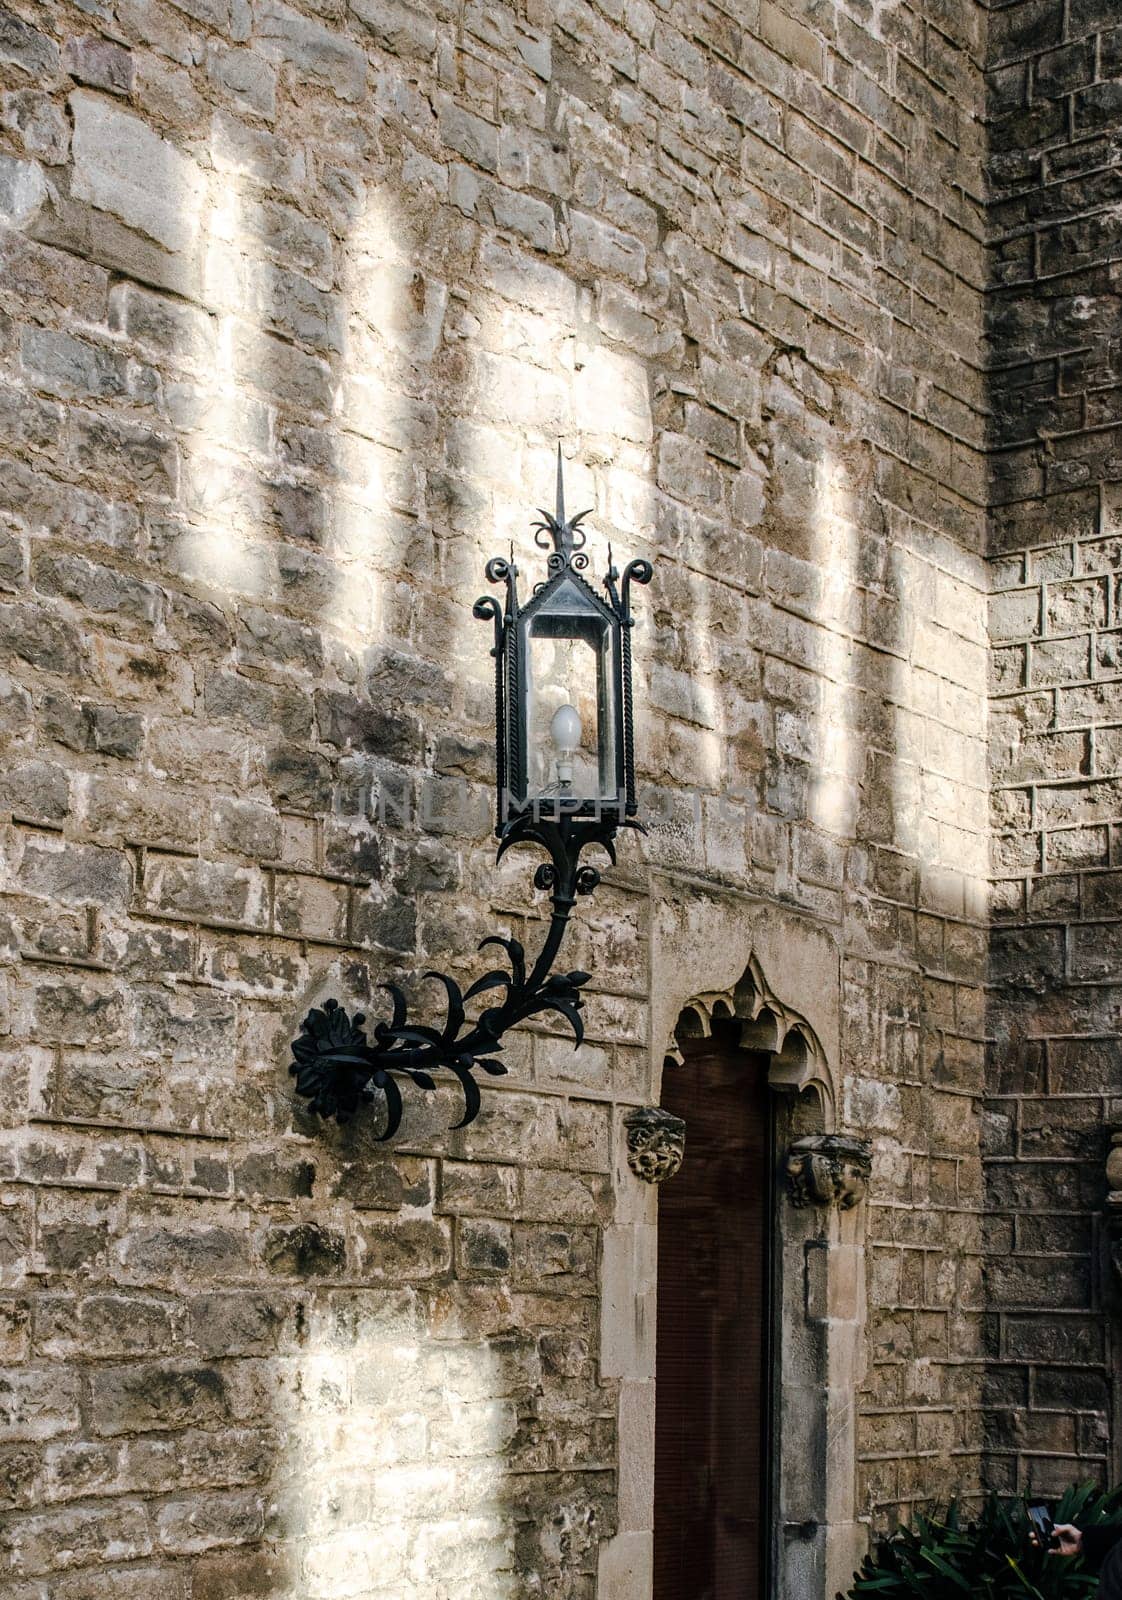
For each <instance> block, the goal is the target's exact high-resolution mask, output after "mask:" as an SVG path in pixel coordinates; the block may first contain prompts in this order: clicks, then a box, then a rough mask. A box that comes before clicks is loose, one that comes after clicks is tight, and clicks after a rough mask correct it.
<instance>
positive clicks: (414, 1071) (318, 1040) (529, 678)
mask: <svg viewBox="0 0 1122 1600" xmlns="http://www.w3.org/2000/svg"><path fill="white" fill-rule="evenodd" d="M587 516H588V512H587V511H581V512H578V513H577V515H576V516H574V517H571V518H567V517H566V515H565V491H564V483H563V480H562V467H561V451H560V448H558V451H557V503H556V508H555V510H554V512H553V514H552V515H550V513H549V512H546V511H543V512H541V517H542V520H541V521H540V522H538V523H536V524H535V525H534V527H535V538H536V542H537V543H538V545H539V546H541V547H542V548H546V547H547V546H549V545H550V544H552V549H551V550H550V553H549V558H548V561H547V575H546V578H545V579H544V580H543V581H542V582H541V583H539V584H538V585H537V587H536V588H535V590H534V592H533V594H532V596H531V597H530V599H529V600H527V602H526V604H525V606H522V605H520V602H519V596H518V577H519V572H518V568H517V567H516V566H515V564H514V560H513V558H512V559H510V560H509V561H508V560H506V559H504V558H502V557H496V558H495V559H494V560H492V561H489V562H488V563H487V568H486V572H487V577H488V579H489V580H490V582H491V583H494V584H503V585H504V587H505V591H506V593H505V604H503V605H500V604H499V602H498V601H497V600H496V599H495V597H494V596H493V595H484V596H482V597H481V598H480V599H479V600H477V601H476V603H475V607H474V613H473V614H474V615H475V616H476V617H477V618H478V619H479V620H480V621H490V622H491V623H492V625H493V629H494V643H493V646H492V650H491V654H492V656H493V657H494V660H495V745H496V750H495V772H496V790H497V798H496V833H497V834H498V837H499V851H498V854H499V859H501V858H502V857H503V856H504V855H505V854H506V852H507V851H508V850H509V849H511V848H512V847H513V846H514V845H516V844H522V843H527V844H533V845H536V846H537V847H539V848H540V849H542V850H544V851H545V853H546V855H547V857H548V859H547V860H546V861H543V862H542V863H541V864H540V865H539V866H538V868H537V870H536V872H535V874H534V886H535V888H537V889H541V890H547V891H548V892H549V895H550V901H551V905H552V914H551V917H550V923H549V929H548V931H547V933H546V937H545V940H544V941H543V944H542V947H541V950H540V951H539V953H538V956H537V958H536V960H535V961H534V963H533V966H532V967H531V968H530V969H529V970H527V965H526V954H525V951H524V950H523V947H522V945H521V944H520V943H519V941H518V940H517V939H504V938H501V937H499V936H498V935H493V936H491V937H490V938H487V939H484V940H483V941H482V944H481V945H480V949H483V948H484V947H485V946H488V945H498V946H499V947H501V948H502V949H504V950H505V951H506V955H507V960H508V962H509V971H508V970H506V969H504V968H494V969H493V970H491V971H489V972H485V973H484V974H483V975H482V977H480V978H477V979H476V981H475V982H474V983H473V984H472V985H471V987H470V988H469V989H468V990H467V991H466V992H461V990H460V987H459V985H458V984H457V983H456V982H455V980H454V979H452V978H450V977H449V976H448V975H447V974H446V973H442V972H427V973H425V974H424V976H425V977H426V978H432V979H434V980H435V981H436V982H438V983H440V984H441V985H442V986H443V989H444V992H445V997H446V1002H447V1006H446V1016H445V1022H444V1025H443V1027H442V1028H435V1027H430V1026H428V1025H423V1024H421V1023H417V1022H411V1021H410V1020H409V1013H408V1005H407V1002H406V998H405V995H404V994H403V993H402V991H401V990H400V989H399V988H398V987H397V986H396V985H395V984H385V985H383V987H384V988H385V989H386V990H387V991H388V992H389V994H390V996H391V998H392V1002H393V1013H392V1017H391V1018H390V1020H389V1021H380V1022H377V1023H375V1024H374V1027H373V1041H371V1040H369V1039H368V1038H367V1036H366V1034H365V1032H364V1029H363V1024H364V1022H365V1020H366V1019H365V1018H364V1017H363V1016H362V1015H361V1013H359V1014H356V1015H355V1016H353V1017H352V1016H350V1015H348V1013H347V1012H346V1011H345V1010H344V1009H343V1007H342V1006H340V1005H339V1004H338V1002H337V1001H335V1000H328V1001H327V1002H326V1004H325V1005H324V1006H322V1007H316V1008H315V1009H313V1010H312V1011H310V1012H309V1013H308V1015H307V1016H306V1017H305V1019H304V1024H303V1027H302V1029H301V1031H300V1034H299V1035H298V1037H297V1038H296V1039H295V1041H294V1042H293V1046H292V1055H293V1061H292V1066H291V1069H290V1070H291V1072H292V1073H293V1074H294V1076H295V1078H296V1089H297V1093H298V1094H301V1095H303V1096H305V1097H306V1098H307V1099H308V1101H309V1102H310V1105H311V1109H312V1110H313V1111H316V1112H318V1113H319V1114H320V1115H321V1116H325V1117H335V1118H336V1119H337V1120H338V1121H340V1122H345V1121H347V1120H349V1118H350V1117H352V1116H353V1115H354V1113H355V1111H356V1110H357V1109H358V1108H359V1106H361V1105H362V1104H363V1103H364V1102H368V1101H371V1100H373V1099H374V1098H375V1091H376V1090H381V1092H382V1094H383V1095H384V1097H385V1100H386V1110H387V1115H386V1124H385V1127H384V1128H383V1130H382V1132H381V1134H380V1137H381V1138H383V1139H388V1138H390V1137H391V1136H392V1135H393V1134H394V1133H395V1132H396V1131H397V1128H398V1126H399V1125H400V1122H401V1114H402V1100H401V1090H400V1087H399V1081H398V1079H399V1078H405V1079H406V1080H411V1081H412V1082H413V1083H414V1084H415V1085H416V1086H417V1087H418V1088H420V1089H423V1090H433V1089H435V1087H436V1081H435V1080H434V1078H433V1077H432V1072H433V1071H435V1070H437V1069H446V1070H447V1071H449V1072H451V1073H452V1074H453V1075H454V1076H455V1077H456V1078H458V1079H459V1081H460V1084H461V1085H462V1088H463V1093H464V1101H465V1105H464V1115H463V1117H462V1119H461V1120H460V1122H458V1123H457V1124H456V1126H457V1127H464V1126H465V1125H466V1124H467V1123H469V1122H471V1121H472V1120H473V1119H474V1117H475V1116H476V1115H477V1114H478V1111H479V1108H480V1092H479V1085H478V1083H477V1082H476V1080H475V1078H474V1076H473V1073H474V1071H475V1069H476V1068H480V1069H482V1070H483V1071H484V1072H488V1073H492V1074H496V1075H497V1074H502V1073H505V1071H506V1068H505V1066H504V1065H503V1063H502V1062H501V1061H500V1060H499V1059H498V1057H499V1055H500V1053H501V1051H502V1048H503V1044H502V1040H503V1036H504V1034H506V1033H507V1031H508V1030H509V1029H511V1028H513V1027H516V1026H517V1025H518V1024H519V1023H522V1022H525V1021H526V1020H527V1019H528V1018H530V1017H532V1016H535V1015H537V1014H540V1013H543V1012H550V1011H552V1012H554V1013H556V1014H557V1015H559V1016H562V1017H563V1018H564V1019H565V1020H566V1021H567V1022H568V1024H569V1025H570V1027H571V1028H572V1030H573V1034H574V1038H575V1040H576V1043H577V1044H578V1045H579V1044H580V1042H581V1040H582V1038H583V1037H584V1025H583V1022H582V1019H581V1006H582V996H581V989H582V987H583V986H584V985H585V984H586V983H587V982H588V979H589V974H588V973H586V972H567V973H556V972H554V971H553V965H554V962H555V961H556V959H557V955H558V952H559V950H560V948H561V942H562V940H563V938H564V935H565V929H566V927H567V925H568V920H569V915H570V913H571V911H572V909H573V906H574V905H575V904H576V900H577V896H578V895H587V894H591V893H592V891H593V890H594V889H595V888H596V885H597V884H598V883H599V881H600V874H599V872H598V871H597V869H596V868H595V867H593V866H591V865H589V864H588V863H582V861H581V855H582V853H583V852H584V851H585V850H586V849H587V848H589V847H590V846H592V845H598V846H600V847H601V848H602V849H603V850H604V851H605V852H606V854H607V856H608V858H609V860H610V861H613V862H614V861H615V836H616V833H617V832H618V830H619V829H620V828H621V827H630V828H641V826H642V825H641V823H639V821H638V820H637V818H636V811H637V809H638V808H637V803H636V790H635V757H634V735H633V727H632V695H631V630H632V627H633V619H632V616H631V586H632V584H634V583H639V584H646V583H649V582H650V580H651V577H652V568H651V564H650V562H649V561H645V560H638V561H632V562H631V563H630V564H629V565H628V567H627V568H626V569H625V571H624V573H623V577H622V579H621V578H620V575H619V573H618V572H617V571H616V570H615V568H614V566H613V565H612V560H611V551H610V549H609V553H608V571H607V574H606V575H605V577H604V579H603V589H604V594H603V595H601V594H599V593H598V592H597V591H596V590H595V589H594V588H593V587H592V586H591V584H590V583H589V582H588V580H587V579H586V578H585V576H584V574H585V572H586V571H587V570H588V566H589V559H588V556H587V554H586V553H585V549H584V546H585V543H586V535H585V531H584V528H583V526H582V524H583V522H584V519H585V517H587ZM483 995H489V996H492V997H495V999H496V1003H493V1004H488V1005H485V1006H484V1007H483V1008H482V1009H481V1010H480V1011H479V1012H478V1014H477V1015H476V1017H475V1018H474V1019H469V1018H468V1017H467V1014H466V1007H467V1005H468V1004H469V1003H470V1002H471V1001H473V1000H475V999H477V998H478V997H480V996H483ZM395 1074H396V1075H397V1076H395Z"/></svg>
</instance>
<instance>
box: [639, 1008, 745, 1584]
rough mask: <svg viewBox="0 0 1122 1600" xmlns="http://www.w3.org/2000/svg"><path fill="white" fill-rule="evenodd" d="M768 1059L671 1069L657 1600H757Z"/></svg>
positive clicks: (707, 1045) (709, 1053)
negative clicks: (680, 1137)
mask: <svg viewBox="0 0 1122 1600" xmlns="http://www.w3.org/2000/svg"><path fill="white" fill-rule="evenodd" d="M766 1061H767V1058H766V1057H765V1056H761V1055H759V1054H758V1053H750V1052H747V1051H740V1050H737V1049H736V1048H735V1044H734V1043H733V1041H732V1040H731V1039H729V1038H728V1036H727V1035H724V1036H722V1035H721V1034H720V1033H718V1034H716V1035H715V1036H714V1037H713V1038H711V1039H706V1040H704V1041H699V1042H698V1043H697V1044H696V1045H694V1046H693V1047H691V1048H689V1049H688V1054H687V1057H686V1061H685V1064H684V1066H682V1067H679V1068H669V1067H668V1068H667V1070H666V1073H665V1076H664V1084H663V1105H664V1106H665V1107H666V1109H667V1110H668V1111H673V1112H674V1113H675V1115H677V1116H681V1117H684V1118H685V1120H686V1125H687V1130H686V1159H685V1161H684V1163H683V1165H682V1169H681V1171H680V1172H679V1173H678V1175H677V1176H676V1177H675V1178H672V1179H671V1180H670V1181H669V1182H668V1183H666V1184H665V1185H663V1187H662V1188H661V1189H660V1191H659V1202H658V1207H659V1210H658V1330H657V1371H656V1376H657V1398H656V1424H655V1528H654V1600H760V1597H761V1595H762V1588H761V1564H762V1551H763V1548H764V1543H765V1541H764V1539H763V1537H762V1533H763V1530H762V1527H761V1521H762V1513H763V1505H764V1499H765V1494H764V1489H765V1484H766V1481H767V1464H766V1456H765V1438H764V1434H765V1424H766V1416H767V1385H766V1380H765V1364H766V1352H767V1343H768V1340H767V1333H768V1326H769V1312H768V1304H767V1301H768V1294H767V1283H768V1242H769V1236H770V1229H771V1218H770V1211H771V1198H770V1191H771V1136H770V1115H769V1101H768V1091H767V1087H766V1081H765V1074H766Z"/></svg>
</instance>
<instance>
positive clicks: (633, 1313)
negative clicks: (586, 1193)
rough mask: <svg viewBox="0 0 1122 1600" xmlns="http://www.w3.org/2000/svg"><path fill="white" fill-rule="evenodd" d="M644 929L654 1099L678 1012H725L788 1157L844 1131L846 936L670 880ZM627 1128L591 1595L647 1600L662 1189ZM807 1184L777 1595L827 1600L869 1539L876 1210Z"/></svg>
mask: <svg viewBox="0 0 1122 1600" xmlns="http://www.w3.org/2000/svg"><path fill="white" fill-rule="evenodd" d="M650 928H651V935H650V937H651V951H650V993H651V1003H650V1004H651V1029H650V1076H649V1080H648V1085H647V1088H648V1094H649V1100H648V1103H649V1104H651V1105H658V1104H659V1103H660V1089H661V1082H662V1072H663V1067H664V1063H665V1061H666V1059H667V1058H668V1057H669V1058H670V1059H674V1058H675V1056H676V1054H677V1047H676V1037H675V1035H676V1029H677V1027H678V1025H679V1019H682V1020H683V1023H684V1026H685V1028H686V1029H687V1030H688V1031H689V1032H691V1033H693V1032H696V1033H698V1034H708V1033H709V1032H710V1030H711V1025H712V1022H713V1020H714V1019H715V1018H717V1017H735V1018H737V1019H738V1020H739V1021H740V1023H741V1036H740V1037H741V1043H742V1045H743V1046H744V1047H745V1048H748V1049H753V1050H764V1051H767V1052H768V1053H769V1054H770V1055H771V1068H770V1070H769V1074H768V1083H769V1086H770V1087H771V1088H772V1090H773V1091H774V1092H775V1093H776V1095H777V1096H779V1097H780V1098H779V1101H778V1103H777V1106H776V1113H777V1114H776V1118H775V1123H776V1137H777V1145H778V1146H779V1148H777V1150H776V1159H777V1162H779V1163H781V1164H782V1163H783V1159H784V1156H785V1154H786V1148H787V1147H788V1146H789V1144H790V1143H791V1142H793V1141H795V1140H797V1139H800V1138H804V1137H806V1136H808V1135H810V1136H818V1137H819V1138H822V1137H825V1136H830V1135H835V1134H837V1133H838V1132H839V1126H838V1105H839V1093H838V1091H839V1087H840V1081H839V1076H838V1073H839V1067H838V1063H839V1053H840V1032H841V955H840V949H839V945H838V939H837V932H836V930H835V929H834V928H833V927H831V926H829V925H826V924H823V923H820V922H818V921H816V920H815V919H814V918H811V917H808V916H804V915H801V914H799V913H797V912H793V911H789V910H786V909H782V908H778V907H776V906H775V905H774V903H770V902H765V901H763V900H760V899H758V898H756V897H753V896H748V895H743V894H738V893H735V892H733V891H729V892H724V891H719V890H715V889H713V888H712V887H711V886H709V885H704V884H699V883H698V882H697V881H696V880H689V879H684V878H678V877H676V876H675V875H673V874H657V875H655V876H654V877H653V878H652V884H651V917H650ZM796 1007H798V1009H795V1008H796ZM619 1122H620V1126H619V1127H618V1128H617V1158H616V1167H615V1211H614V1215H613V1221H612V1224H611V1226H609V1227H608V1228H607V1229H606V1230H605V1234H604V1241H603V1259H602V1284H601V1289H602V1332H601V1377H602V1379H603V1380H605V1381H608V1380H616V1381H617V1382H618V1385H619V1389H618V1410H617V1429H618V1458H619V1494H618V1524H617V1532H616V1534H615V1535H614V1537H613V1538H611V1539H609V1540H607V1541H605V1543H604V1544H603V1545H602V1546H601V1551H600V1566H599V1583H598V1589H597V1596H598V1600H651V1592H652V1582H653V1575H652V1553H653V1519H654V1423H655V1318H656V1304H657V1260H658V1251H657V1203H658V1191H657V1188H656V1187H655V1186H654V1185H653V1184H649V1183H644V1182H640V1181H638V1179H637V1178H636V1177H635V1175H634V1174H633V1173H632V1172H631V1170H630V1169H629V1167H628V1164H627V1159H626V1155H627V1152H626V1140H625V1130H624V1128H623V1126H622V1116H621V1117H620V1119H619ZM829 1149H830V1146H829V1144H828V1142H827V1145H826V1146H823V1150H824V1151H825V1152H826V1153H825V1154H824V1155H823V1156H821V1157H819V1158H818V1166H817V1167H816V1170H820V1169H822V1170H827V1171H829V1170H831V1169H830V1167H829V1162H830V1159H831V1157H830V1155H829ZM685 1159H686V1160H687V1161H688V1160H689V1127H688V1122H687V1128H686V1154H685ZM823 1163H825V1167H824V1169H823ZM668 1181H670V1182H673V1179H670V1180H668ZM810 1188H811V1190H812V1191H814V1192H813V1193H808V1192H807V1186H806V1185H805V1184H804V1185H802V1186H798V1185H796V1193H797V1197H798V1199H799V1200H800V1201H802V1202H803V1203H801V1204H795V1203H793V1202H792V1200H791V1199H790V1198H789V1197H788V1195H786V1194H784V1193H782V1192H780V1193H778V1195H777V1206H776V1216H775V1226H776V1228H777V1230H778V1237H777V1239H776V1241H775V1251H774V1259H775V1279H774V1283H773V1302H772V1303H773V1307H774V1312H775V1318H776V1324H775V1328H774V1355H773V1373H774V1376H773V1382H774V1385H775V1387H774V1391H773V1394H774V1416H775V1424H774V1431H773V1447H774V1451H775V1459H774V1461H773V1464H772V1472H773V1495H772V1501H773V1506H774V1514H775V1527H774V1529H773V1532H772V1539H773V1543H772V1595H771V1597H770V1600H833V1596H834V1595H835V1594H836V1593H837V1592H838V1591H839V1590H842V1591H844V1590H845V1589H846V1588H847V1587H848V1586H849V1582H850V1580H851V1577H852V1574H853V1572H854V1570H855V1568H856V1566H857V1564H858V1562H859V1561H860V1559H861V1556H862V1554H863V1553H864V1550H865V1548H866V1544H867V1533H866V1529H865V1527H864V1525H863V1524H861V1523H860V1522H859V1521H858V1519H857V1471H856V1445H857V1439H856V1406H857V1390H858V1388H859V1386H860V1382H861V1379H862V1376H863V1363H864V1360H865V1261H864V1254H865V1252H864V1234H865V1210H866V1208H865V1206H864V1205H863V1204H860V1203H858V1202H859V1198H860V1193H861V1187H860V1185H858V1187H857V1189H856V1190H855V1189H853V1188H852V1187H850V1188H848V1189H845V1188H844V1187H843V1185H842V1184H841V1183H837V1184H831V1183H829V1182H826V1183H825V1184H822V1183H819V1184H818V1185H813V1184H812V1185H811V1186H810Z"/></svg>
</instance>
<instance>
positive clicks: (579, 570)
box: [522, 445, 619, 624]
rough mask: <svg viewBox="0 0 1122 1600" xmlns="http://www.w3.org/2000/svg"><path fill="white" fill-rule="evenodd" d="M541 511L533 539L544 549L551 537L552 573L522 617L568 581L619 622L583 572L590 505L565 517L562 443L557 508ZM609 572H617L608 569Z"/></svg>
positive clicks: (585, 600)
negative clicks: (582, 525)
mask: <svg viewBox="0 0 1122 1600" xmlns="http://www.w3.org/2000/svg"><path fill="white" fill-rule="evenodd" d="M538 511H539V514H540V516H541V519H542V520H541V521H540V522H535V523H534V529H535V532H534V543H535V544H537V545H538V546H539V548H541V549H543V550H544V549H545V548H546V547H547V544H548V542H549V541H550V540H552V542H553V549H552V551H551V552H550V556H549V561H548V569H549V577H548V578H547V579H546V580H545V582H544V583H541V584H539V585H538V586H537V588H536V589H535V590H534V593H533V596H532V597H531V599H530V600H529V601H527V603H526V605H525V606H524V607H523V610H522V617H523V619H524V620H525V619H529V618H530V617H532V616H533V614H534V613H535V612H536V611H539V610H540V609H541V607H542V605H543V604H544V603H545V601H546V600H547V599H548V598H549V597H550V596H551V595H554V594H556V593H557V591H558V589H560V588H561V587H562V586H563V585H564V584H565V583H566V582H569V583H571V584H573V585H574V587H575V589H576V593H577V595H578V597H579V599H580V600H581V601H582V602H583V603H584V604H585V605H586V606H589V607H590V608H591V609H593V610H595V611H596V612H597V613H599V614H600V615H601V616H602V617H604V618H605V620H606V621H609V622H614V623H617V624H618V622H619V615H618V613H617V611H616V609H615V607H614V606H612V605H610V604H609V603H608V601H607V600H605V599H603V598H602V597H601V596H600V595H598V594H597V592H596V590H595V589H594V588H593V587H592V585H591V584H590V583H589V582H588V580H587V578H585V577H583V576H582V574H583V572H584V570H585V569H586V568H587V567H588V557H587V555H585V553H584V545H585V539H586V536H585V532H584V529H583V528H582V527H581V523H582V522H583V521H584V519H585V517H587V516H589V515H590V512H591V507H590V508H589V509H588V510H586V511H578V512H577V513H576V514H575V515H574V516H572V517H566V515H565V479H564V470H563V465H562V460H561V446H560V445H558V446H557V504H556V509H555V510H554V512H553V513H552V515H551V514H550V513H549V512H548V511H545V510H543V509H542V508H541V507H540V506H539V507H538ZM609 565H610V560H609ZM609 576H614V574H611V573H609Z"/></svg>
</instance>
